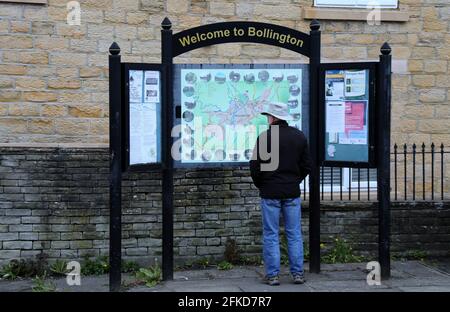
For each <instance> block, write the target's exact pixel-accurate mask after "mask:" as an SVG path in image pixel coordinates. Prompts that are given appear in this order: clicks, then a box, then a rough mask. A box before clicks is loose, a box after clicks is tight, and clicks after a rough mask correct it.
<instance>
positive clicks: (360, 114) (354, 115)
mask: <svg viewBox="0 0 450 312" xmlns="http://www.w3.org/2000/svg"><path fill="white" fill-rule="evenodd" d="M365 106H366V103H365V102H358V101H352V102H345V135H346V136H347V137H348V132H349V131H352V130H363V129H364V113H365Z"/></svg>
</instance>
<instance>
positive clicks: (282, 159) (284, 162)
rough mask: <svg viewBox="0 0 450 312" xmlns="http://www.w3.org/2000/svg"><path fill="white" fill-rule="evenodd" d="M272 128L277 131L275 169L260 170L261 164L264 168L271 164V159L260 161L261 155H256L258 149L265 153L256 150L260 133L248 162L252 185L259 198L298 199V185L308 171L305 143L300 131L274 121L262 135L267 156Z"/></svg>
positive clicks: (307, 150)
mask: <svg viewBox="0 0 450 312" xmlns="http://www.w3.org/2000/svg"><path fill="white" fill-rule="evenodd" d="M273 125H278V129H279V164H278V167H277V168H276V169H275V170H273V171H264V170H261V164H264V163H266V164H267V163H269V162H270V161H271V160H272V158H270V159H269V160H264V158H267V157H264V154H262V153H261V151H260V149H261V150H264V149H265V148H264V146H259V142H260V140H262V139H261V137H262V136H263V135H264V133H261V134H260V136H259V137H258V139H257V141H256V144H255V148H254V149H253V157H252V160H251V161H250V172H251V176H252V179H253V183H254V184H255V186H256V187H257V188H258V189H259V192H260V196H261V197H262V198H277V199H283V198H294V197H299V196H300V186H299V184H300V183H301V182H302V181H303V179H305V177H306V176H307V175H308V174H309V173H310V171H311V157H310V155H309V149H308V142H307V140H306V137H305V135H304V134H303V132H302V131H300V130H298V129H296V128H294V127H290V126H289V125H288V124H287V122H286V121H282V120H278V121H276V122H274V123H272V125H270V127H269V129H268V130H267V131H266V132H267V152H268V153H271V133H272V132H273ZM258 146H259V147H258ZM267 152H266V153H267ZM255 153H256V154H255ZM263 153H264V152H263ZM261 156H263V157H261Z"/></svg>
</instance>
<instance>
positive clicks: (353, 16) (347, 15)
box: [303, 8, 409, 22]
mask: <svg viewBox="0 0 450 312" xmlns="http://www.w3.org/2000/svg"><path fill="white" fill-rule="evenodd" d="M371 11H372V10H361V9H359V10H358V9H325V8H303V18H304V19H317V20H347V21H366V20H367V14H368V13H369V12H371ZM408 20H409V12H407V11H398V10H395V11H394V10H388V9H381V21H382V22H407V21H408Z"/></svg>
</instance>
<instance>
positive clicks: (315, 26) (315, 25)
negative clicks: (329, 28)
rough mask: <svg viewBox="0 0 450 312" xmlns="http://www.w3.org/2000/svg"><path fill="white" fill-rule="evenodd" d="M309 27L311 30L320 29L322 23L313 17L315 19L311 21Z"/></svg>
mask: <svg viewBox="0 0 450 312" xmlns="http://www.w3.org/2000/svg"><path fill="white" fill-rule="evenodd" d="M309 28H310V29H311V30H319V28H320V23H319V21H318V20H316V19H313V20H312V21H311V23H310V24H309Z"/></svg>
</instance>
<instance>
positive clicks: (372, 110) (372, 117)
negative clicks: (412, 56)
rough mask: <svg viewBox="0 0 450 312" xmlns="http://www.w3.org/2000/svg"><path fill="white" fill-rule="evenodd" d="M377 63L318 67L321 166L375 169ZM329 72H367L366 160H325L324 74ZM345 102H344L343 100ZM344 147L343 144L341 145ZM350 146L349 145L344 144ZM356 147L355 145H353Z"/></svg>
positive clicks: (325, 103)
mask: <svg viewBox="0 0 450 312" xmlns="http://www.w3.org/2000/svg"><path fill="white" fill-rule="evenodd" d="M378 64H379V63H378V62H350V63H321V64H320V67H319V157H320V159H319V160H320V163H321V165H322V166H327V167H351V168H376V167H377V161H376V149H377V148H376V129H377V118H376V116H377V107H376V105H377V101H376V77H377V66H378ZM330 70H368V72H369V82H368V92H369V94H368V99H367V101H368V102H367V105H368V110H367V121H368V127H367V132H368V134H367V144H365V145H367V160H365V161H355V160H330V159H327V157H326V153H327V147H326V143H327V142H326V138H327V132H326V126H327V125H326V109H327V106H326V105H327V101H326V96H325V95H326V90H325V89H326V88H325V83H326V80H325V79H326V77H325V76H326V72H327V71H330ZM343 101H344V102H345V100H343ZM341 145H344V144H341ZM345 145H349V146H352V145H351V144H345ZM355 146H356V145H355Z"/></svg>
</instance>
